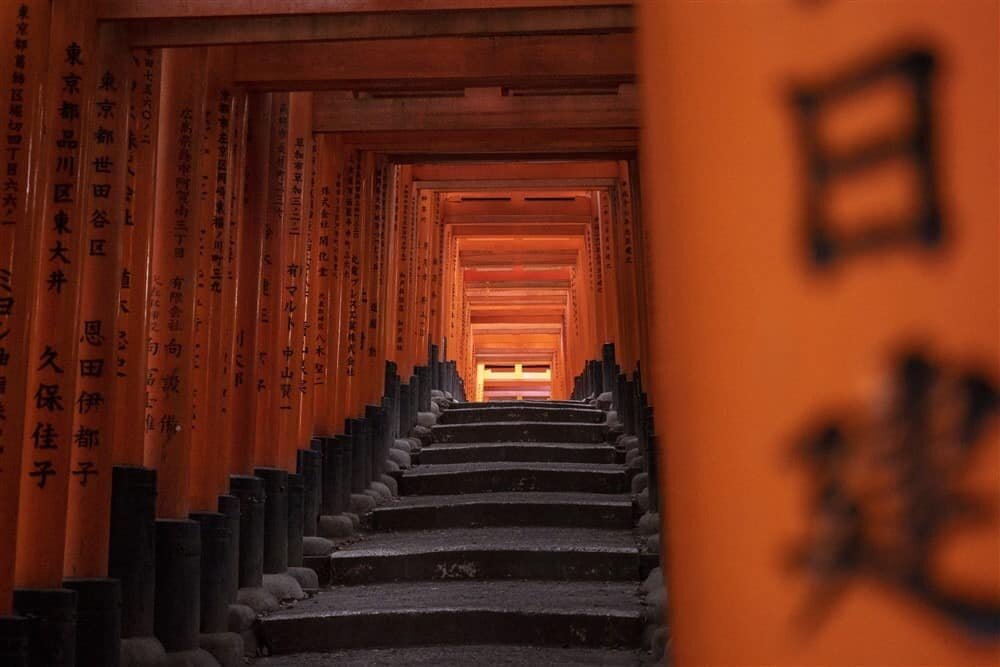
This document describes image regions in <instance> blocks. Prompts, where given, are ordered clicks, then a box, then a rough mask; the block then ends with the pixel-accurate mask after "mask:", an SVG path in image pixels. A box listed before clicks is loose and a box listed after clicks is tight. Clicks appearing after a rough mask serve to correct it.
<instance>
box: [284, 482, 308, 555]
mask: <svg viewBox="0 0 1000 667" xmlns="http://www.w3.org/2000/svg"><path fill="white" fill-rule="evenodd" d="M304 520H305V482H304V480H303V478H302V475H298V474H295V473H290V474H289V475H288V560H287V562H288V567H301V566H302V523H303V521H304Z"/></svg>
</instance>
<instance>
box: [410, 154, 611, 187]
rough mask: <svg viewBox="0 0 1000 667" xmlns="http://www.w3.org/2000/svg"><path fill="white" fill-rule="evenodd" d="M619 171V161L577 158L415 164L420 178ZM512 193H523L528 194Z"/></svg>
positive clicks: (524, 176)
mask: <svg viewBox="0 0 1000 667" xmlns="http://www.w3.org/2000/svg"><path fill="white" fill-rule="evenodd" d="M619 173H620V166H619V164H618V162H617V161H615V160H573V161H566V162H509V161H506V160H504V161H502V162H487V163H480V164H421V165H414V167H413V179H414V180H416V181H449V180H464V181H493V180H496V179H505V180H508V181H511V180H519V179H525V180H539V179H546V180H547V179H552V178H595V177H600V178H618V175H619ZM512 194H517V195H519V196H523V195H524V194H528V193H512ZM531 194H532V195H533V194H534V193H531ZM553 194H555V193H553Z"/></svg>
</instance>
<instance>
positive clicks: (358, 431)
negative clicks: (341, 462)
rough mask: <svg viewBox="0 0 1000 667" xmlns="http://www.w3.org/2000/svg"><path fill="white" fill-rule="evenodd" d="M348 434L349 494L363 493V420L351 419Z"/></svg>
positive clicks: (366, 484)
mask: <svg viewBox="0 0 1000 667" xmlns="http://www.w3.org/2000/svg"><path fill="white" fill-rule="evenodd" d="M349 421H350V429H349V434H350V438H351V493H364V492H365V489H367V488H368V482H367V480H366V479H365V465H366V460H365V445H366V443H365V430H366V429H365V422H364V420H363V419H351V420H349Z"/></svg>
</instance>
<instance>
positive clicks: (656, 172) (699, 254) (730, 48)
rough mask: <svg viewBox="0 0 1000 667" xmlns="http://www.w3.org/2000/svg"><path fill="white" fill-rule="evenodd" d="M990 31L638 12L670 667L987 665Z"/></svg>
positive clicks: (652, 0)
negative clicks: (972, 503)
mask: <svg viewBox="0 0 1000 667" xmlns="http://www.w3.org/2000/svg"><path fill="white" fill-rule="evenodd" d="M998 22H1000V5H998V4H997V3H996V2H956V3H940V2H930V1H922V0H912V1H910V2H905V3H875V2H828V3H809V2H771V3H696V2H663V1H661V0H647V1H646V2H644V3H643V4H642V5H641V11H640V26H641V36H640V37H641V38H640V42H641V49H640V52H641V58H640V61H641V69H640V80H641V82H642V85H643V98H642V104H643V106H642V112H643V120H644V124H643V125H644V137H643V141H644V143H643V146H642V159H643V194H644V197H645V198H644V201H643V208H644V211H645V213H646V215H647V216H648V218H647V224H646V225H645V233H646V238H647V240H648V244H649V247H648V253H649V256H650V257H651V258H652V259H653V260H654V261H652V262H650V265H649V283H650V288H651V291H650V294H649V301H648V307H649V320H650V336H649V340H650V341H652V343H651V347H652V349H651V350H650V363H649V365H648V366H647V368H648V369H649V370H648V372H646V373H645V374H644V378H645V379H646V380H648V384H649V385H650V390H651V397H652V400H653V404H654V407H655V410H656V414H657V426H658V428H659V440H660V444H661V446H662V451H661V453H662V455H663V456H664V465H663V468H662V469H665V470H666V471H667V472H666V478H665V480H664V483H663V485H662V488H663V489H664V490H665V495H666V497H665V501H664V502H665V506H666V509H667V512H666V517H665V521H664V525H665V530H666V540H665V544H668V545H669V553H668V555H667V559H666V560H667V562H668V563H669V570H670V576H669V578H668V584H667V585H668V588H669V590H670V600H671V610H672V611H671V615H672V619H671V623H670V625H671V630H672V633H673V635H674V636H673V644H672V650H673V653H674V661H675V663H676V664H678V665H722V664H741V665H746V664H755V665H756V664H767V665H984V664H996V662H997V659H998V654H997V644H996V643H995V638H994V639H993V640H992V641H991V640H990V639H986V638H984V636H985V635H988V634H989V633H988V630H987V627H988V625H989V623H990V611H989V609H990V607H991V606H992V622H993V623H996V619H997V601H998V600H1000V568H998V563H1000V531H998V529H997V514H996V512H995V511H993V512H991V513H989V514H990V515H989V516H987V517H985V518H981V519H980V520H979V521H978V522H977V521H975V520H974V519H973V518H972V517H971V516H970V517H969V521H968V522H966V523H962V522H956V521H952V519H953V517H954V515H950V516H949V515H945V514H939V513H938V511H940V512H948V511H950V510H951V509H955V510H956V511H958V510H960V507H961V506H958V507H956V505H955V504H954V499H953V497H951V496H949V495H948V494H947V493H945V491H947V492H953V493H956V494H958V493H967V494H970V496H971V497H972V498H975V499H977V501H978V502H979V503H980V507H982V508H993V510H995V508H996V507H997V506H998V501H1000V497H998V486H1000V477H998V476H1000V466H997V456H998V449H997V444H998V443H997V437H998V429H997V418H996V411H995V410H996V408H995V404H994V405H993V407H992V408H990V407H986V408H984V409H982V410H981V411H980V410H979V408H975V404H976V402H977V401H982V403H981V405H985V406H989V405H990V391H992V392H993V394H992V396H993V400H995V396H996V393H995V392H996V382H997V368H998V362H1000V350H998V331H1000V305H998V294H1000V271H998V249H1000V238H998V229H1000V219H998V217H1000V216H998V210H997V207H998V184H1000V173H998V162H1000V161H998V131H997V122H998V111H1000V109H998V86H1000V72H998V40H997V26H998ZM796 101H797V104H796V103H795V102H796ZM938 222H940V229H941V233H940V234H938V233H936V230H937V228H938ZM911 346H918V347H911ZM908 349H913V350H915V352H914V353H913V355H914V356H911V357H910V358H909V361H908V362H907V363H906V364H905V365H904V366H903V373H902V374H901V375H900V374H899V372H898V370H897V369H898V368H899V366H898V365H897V364H898V359H899V355H900V354H901V352H902V351H905V350H908ZM961 386H964V387H966V389H963V390H959V389H958V387H961ZM977 396H978V397H979V398H974V397H977ZM903 398H909V399H910V402H909V403H907V402H905V401H902V400H901V399H903ZM914 402H916V403H917V407H916V408H914V407H913V403H914ZM921 402H922V403H921ZM991 410H992V411H991ZM956 414H959V415H965V417H963V419H965V420H966V422H965V423H966V424H967V425H968V426H969V428H967V429H965V428H960V424H959V422H958V421H957V420H956V418H955V415H956ZM928 422H931V423H933V428H934V430H933V431H932V430H931V427H930V426H929V425H928ZM973 426H974V428H973ZM817 429H818V431H817ZM817 433H819V434H820V435H821V436H822V437H819V438H817V437H816V434H817ZM810 437H811V438H812V440H811V441H810V440H809V439H806V438H810ZM809 442H812V443H813V447H812V448H811V449H804V448H803V444H808V443H809ZM929 455H932V456H935V457H936V458H935V459H933V460H928V459H927V458H926V457H927V456H929ZM859 487H860V488H862V489H866V490H867V492H866V493H858V489H859ZM928 508H934V510H935V511H934V512H927V509H928ZM845 537H846V538H847V539H845ZM924 550H928V552H926V553H925V552H924ZM994 631H995V626H994ZM720 638H724V640H723V641H720Z"/></svg>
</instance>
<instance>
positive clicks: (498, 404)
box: [448, 401, 591, 410]
mask: <svg viewBox="0 0 1000 667" xmlns="http://www.w3.org/2000/svg"><path fill="white" fill-rule="evenodd" d="M521 406H528V407H540V408H591V405H590V404H589V403H586V402H584V401H486V402H483V403H476V402H474V401H466V402H463V403H452V404H451V406H450V407H449V408H448V409H449V410H464V409H468V408H512V407H521Z"/></svg>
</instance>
